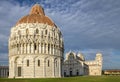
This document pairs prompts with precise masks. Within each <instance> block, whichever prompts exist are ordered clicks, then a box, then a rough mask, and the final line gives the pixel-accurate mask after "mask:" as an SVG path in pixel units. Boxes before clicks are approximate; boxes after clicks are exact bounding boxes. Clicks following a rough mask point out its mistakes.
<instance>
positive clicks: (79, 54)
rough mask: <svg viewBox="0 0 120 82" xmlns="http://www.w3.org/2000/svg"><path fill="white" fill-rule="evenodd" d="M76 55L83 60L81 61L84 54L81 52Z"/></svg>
mask: <svg viewBox="0 0 120 82" xmlns="http://www.w3.org/2000/svg"><path fill="white" fill-rule="evenodd" d="M77 56H78V57H80V59H81V60H83V61H84V60H85V58H84V56H83V54H82V53H78V55H77Z"/></svg>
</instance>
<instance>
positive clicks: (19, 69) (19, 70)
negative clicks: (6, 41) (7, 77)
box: [18, 67, 21, 77]
mask: <svg viewBox="0 0 120 82" xmlns="http://www.w3.org/2000/svg"><path fill="white" fill-rule="evenodd" d="M20 76H21V67H18V77H20Z"/></svg>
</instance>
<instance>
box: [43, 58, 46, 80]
mask: <svg viewBox="0 0 120 82" xmlns="http://www.w3.org/2000/svg"><path fill="white" fill-rule="evenodd" d="M43 77H44V78H45V77H46V60H45V59H44V64H43Z"/></svg>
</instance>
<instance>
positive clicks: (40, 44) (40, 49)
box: [38, 43, 41, 53]
mask: <svg viewBox="0 0 120 82" xmlns="http://www.w3.org/2000/svg"><path fill="white" fill-rule="evenodd" d="M38 46H39V53H41V44H40V43H39V44H38Z"/></svg>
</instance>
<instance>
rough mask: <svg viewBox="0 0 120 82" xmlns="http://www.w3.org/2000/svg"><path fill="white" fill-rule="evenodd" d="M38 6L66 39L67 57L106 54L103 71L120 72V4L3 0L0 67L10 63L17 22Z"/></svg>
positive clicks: (88, 0)
mask: <svg viewBox="0 0 120 82" xmlns="http://www.w3.org/2000/svg"><path fill="white" fill-rule="evenodd" d="M35 3H39V4H40V5H41V6H42V7H43V8H44V10H45V13H46V15H47V16H49V17H50V18H51V19H52V20H53V21H54V22H55V24H56V25H57V26H58V27H59V28H60V29H61V31H62V33H63V37H64V44H65V53H66V52H68V51H70V50H72V51H75V52H81V53H83V54H84V56H85V58H86V60H90V59H94V57H95V54H96V53H97V52H101V53H102V54H103V69H120V0H0V64H7V62H8V37H9V34H10V29H11V27H12V26H14V25H15V24H16V22H17V21H18V20H19V19H20V18H21V17H22V16H25V15H27V14H28V13H29V11H30V9H31V7H32V6H33V5H34V4H35Z"/></svg>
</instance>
